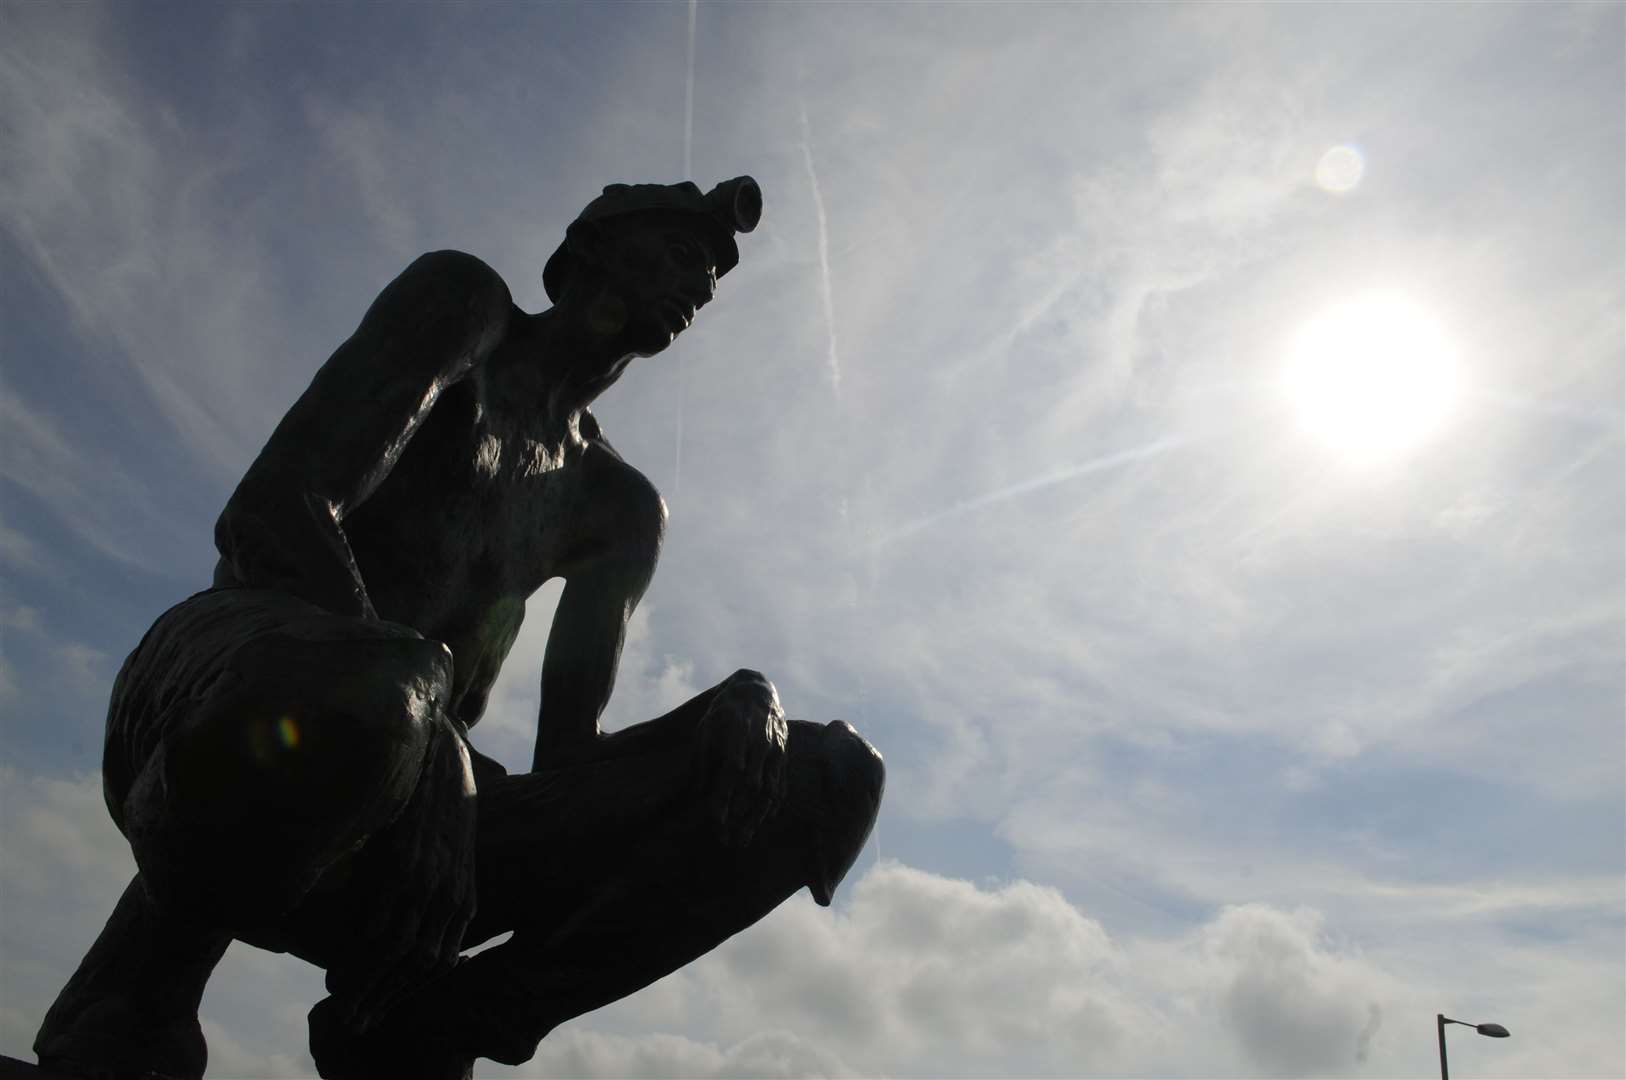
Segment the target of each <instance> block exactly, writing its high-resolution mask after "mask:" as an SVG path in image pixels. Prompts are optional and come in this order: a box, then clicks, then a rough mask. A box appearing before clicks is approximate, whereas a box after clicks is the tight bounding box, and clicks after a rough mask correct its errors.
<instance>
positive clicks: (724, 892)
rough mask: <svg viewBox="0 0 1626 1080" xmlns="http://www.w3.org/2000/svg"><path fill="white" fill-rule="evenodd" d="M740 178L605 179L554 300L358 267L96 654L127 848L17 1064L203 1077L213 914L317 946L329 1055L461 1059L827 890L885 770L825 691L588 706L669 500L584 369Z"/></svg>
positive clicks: (711, 262) (644, 309) (707, 257)
mask: <svg viewBox="0 0 1626 1080" xmlns="http://www.w3.org/2000/svg"><path fill="white" fill-rule="evenodd" d="M761 208H762V196H761V192H760V190H759V189H758V187H757V185H756V183H755V181H753V180H752V179H750V178H749V177H739V178H737V179H734V180H729V181H726V182H724V183H722V184H719V185H717V186H716V187H714V188H713V189H712V190H711V191H710V192H707V193H704V194H703V193H702V192H701V191H700V189H699V188H698V187H696V186H695V185H694V184H692V183H680V184H668V185H663V184H634V185H626V184H612V185H611V186H609V187H607V188H605V189H604V192H603V194H602V195H600V196H599V197H598V198H596V199H594V200H593V201H592V202H590V203H589V204H588V205H587V207H586V209H584V210H583V211H582V213H581V214H580V216H578V217H577V218H576V220H575V221H574V222H573V223H572V224H571V225H570V227H569V229H568V230H567V231H566V234H565V239H564V242H563V243H562V244H561V245H560V246H559V248H558V250H557V251H556V252H554V254H553V256H552V257H551V258H550V259H549V260H548V261H547V264H546V267H545V268H544V270H543V274H542V280H543V284H544V287H545V288H546V291H547V294H548V298H549V300H550V301H551V302H552V305H553V306H552V307H550V308H549V309H547V310H546V311H543V312H541V313H539V314H529V313H527V312H524V311H521V310H520V309H519V308H518V307H516V306H515V304H514V302H513V300H512V299H511V298H510V295H509V290H508V286H507V285H506V284H505V283H504V282H503V280H502V278H501V277H499V276H498V275H497V273H496V272H495V271H493V270H492V269H491V268H490V267H489V266H487V265H486V264H485V263H483V262H481V261H480V260H479V259H477V258H475V257H474V256H472V255H466V254H463V253H461V252H457V251H437V252H432V253H430V254H427V255H424V256H422V257H421V258H419V259H418V260H417V261H415V262H414V263H412V265H410V266H408V267H407V268H406V270H405V271H403V272H402V273H401V275H400V276H399V277H397V278H396V279H395V280H394V281H392V282H390V284H389V285H388V286H387V287H386V288H385V289H384V291H383V292H382V293H380V294H379V296H378V298H377V299H376V300H375V301H373V304H372V306H371V307H370V308H369V309H368V311H367V313H366V315H365V316H364V317H363V318H362V320H361V325H360V326H359V327H357V329H356V331H355V333H354V334H352V335H351V336H350V338H349V340H347V341H345V342H344V343H343V344H342V345H340V346H339V348H338V350H337V351H336V352H334V354H333V355H332V356H331V357H330V358H329V359H328V361H327V362H326V363H325V364H323V365H322V366H321V368H320V369H319V370H318V371H317V372H316V375H315V377H314V379H313V380H312V381H311V384H310V387H309V389H307V390H306V391H305V392H304V393H303V394H302V395H301V396H300V397H299V399H298V400H297V401H295V402H294V404H293V407H292V408H291V409H289V410H288V413H287V415H286V416H284V417H283V419H282V421H281V423H279V424H278V425H277V427H276V429H275V430H274V431H273V432H272V433H271V436H270V438H269V440H268V441H267V442H266V444H265V448H264V449H263V450H261V451H260V454H259V456H258V457H257V458H255V460H254V462H253V464H252V465H251V466H250V467H249V469H248V472H247V474H246V475H245V476H244V477H243V479H242V482H241V483H240V484H238V486H237V489H236V491H235V492H233V494H232V496H231V498H230V500H229V501H228V502H227V504H226V507H225V510H224V511H223V512H222V513H221V515H220V518H219V521H218V522H217V523H216V525H215V544H216V547H217V548H218V549H219V553H220V558H219V561H218V563H217V564H216V566H215V569H214V581H213V585H212V587H210V588H208V589H206V590H204V591H203V592H200V593H197V594H196V595H194V596H192V597H190V598H188V599H186V600H183V601H182V602H181V603H179V604H178V605H176V606H175V607H173V608H171V609H169V610H168V611H167V612H165V613H164V614H163V615H162V616H160V617H159V619H158V621H157V622H156V623H154V624H153V626H152V628H151V629H150V630H149V631H148V632H147V634H146V636H145V637H144V638H142V640H141V642H140V643H139V644H138V645H137V646H136V648H135V651H134V652H132V653H131V654H130V656H129V658H128V659H127V660H126V661H125V663H124V666H123V668H122V670H120V672H119V675H118V678H117V680H116V682H115V683H114V685H113V690H112V699H111V702H110V704H109V707H108V714H107V741H106V745H105V748H104V757H103V784H104V789H105V794H106V799H107V807H108V810H109V811H110V812H111V813H112V816H113V820H114V822H115V823H117V825H118V827H119V829H120V831H122V832H123V834H124V836H125V837H126V838H127V839H128V840H129V842H130V847H131V849H132V851H133V852H134V854H135V860H136V865H137V868H138V872H137V874H136V876H135V878H134V879H133V880H132V881H131V882H130V884H129V886H128V887H127V888H126V889H125V890H124V894H123V896H122V897H121V898H120V899H119V901H118V904H117V906H116V908H115V909H114V911H113V914H112V916H111V917H110V918H109V920H108V922H107V926H106V928H105V929H104V930H103V931H102V933H101V936H100V937H99V938H97V940H96V942H95V944H94V945H93V946H92V947H91V949H90V952H89V954H88V955H86V957H85V958H84V960H83V962H82V963H81V964H80V965H79V969H78V970H77V971H76V972H75V973H74V975H73V977H72V978H71V979H70V980H69V982H68V984H67V986H66V987H65V988H64V989H63V990H62V992H61V994H60V995H59V996H58V998H57V1000H56V1003H55V1004H54V1005H53V1006H52V1007H51V1009H50V1011H49V1013H48V1014H47V1015H46V1017H45V1021H44V1024H43V1026H42V1027H41V1029H40V1032H39V1035H38V1037H37V1038H36V1040H35V1044H34V1048H35V1051H36V1052H37V1053H38V1055H39V1058H40V1061H41V1063H42V1064H43V1065H46V1066H48V1067H51V1068H54V1069H56V1070H57V1071H59V1072H63V1073H67V1074H70V1075H74V1076H81V1077H119V1078H123V1077H175V1078H195V1077H200V1076H202V1075H203V1071H204V1064H205V1061H206V1056H207V1052H206V1048H205V1045H204V1040H203V1035H202V1032H201V1029H200V1027H199V1024H198V1017H197V1010H198V1003H199V1001H200V1000H201V998H202V995H203V990H204V985H205V983H207V981H208V979H209V975H210V973H211V971H212V970H213V969H214V967H215V965H216V963H217V962H218V961H219V960H220V958H221V956H222V954H223V953H224V952H225V949H226V947H227V945H228V944H229V943H230V942H231V941H232V939H233V938H237V939H240V940H242V941H245V942H248V943H250V944H252V945H256V946H259V947H261V948H265V949H271V950H275V951H281V952H289V953H292V954H294V955H295V956H299V957H302V958H303V959H305V960H307V961H309V962H311V963H313V964H316V965H318V966H320V967H321V968H323V969H325V971H326V973H327V976H326V977H327V983H326V985H327V991H328V996H327V997H325V998H324V999H323V1000H321V1001H320V1002H318V1003H316V1005H315V1007H314V1008H312V1009H311V1012H310V1049H311V1053H312V1056H313V1057H314V1058H315V1060H316V1064H317V1068H318V1069H319V1070H320V1072H321V1074H322V1075H323V1076H324V1077H330V1078H363V1077H367V1078H373V1077H380V1078H381V1077H390V1078H396V1080H399V1078H414V1077H422V1078H425V1080H453V1078H459V1077H467V1076H469V1075H470V1071H471V1068H472V1065H473V1061H474V1059H475V1058H477V1057H486V1058H491V1059H493V1060H495V1061H499V1062H504V1063H508V1064H518V1063H520V1062H523V1061H526V1060H528V1059H529V1058H530V1057H531V1055H532V1054H533V1053H534V1052H535V1051H536V1047H537V1044H538V1042H539V1041H540V1040H541V1039H542V1038H543V1036H545V1035H547V1033H548V1032H549V1031H550V1030H551V1029H552V1028H554V1027H555V1026H556V1025H558V1024H559V1023H561V1022H562V1021H564V1020H567V1019H569V1018H571V1017H574V1016H577V1015H580V1014H581V1013H584V1012H587V1011H588V1010H590V1009H596V1008H598V1007H599V1006H601V1005H604V1004H606V1003H608V1002H611V1001H615V1000H616V999H618V998H621V997H623V996H625V995H627V994H629V993H632V992H633V991H635V990H637V989H639V988H640V987H643V986H646V985H648V984H649V983H651V982H653V981H654V980H656V979H659V978H660V977H662V976H663V975H666V974H667V973H669V972H671V971H673V970H675V969H677V968H678V967H681V966H682V965H684V964H686V963H688V962H689V961H691V960H693V959H695V958H696V957H698V956H700V955H701V954H703V953H705V952H707V951H708V950H710V949H712V948H713V947H715V946H716V945H717V944H719V943H720V942H722V941H723V940H724V939H726V938H727V937H729V936H730V935H731V934H734V933H736V932H737V931H739V930H741V929H743V928H745V927H747V926H750V925H751V924H752V923H754V922H756V921H757V920H758V919H760V918H762V917H763V916H764V915H765V914H767V913H768V912H769V911H771V910H772V909H773V908H774V907H775V906H776V905H778V904H779V903H780V902H781V901H783V900H785V899H786V898H787V897H789V896H790V895H791V894H792V893H794V892H795V891H797V890H798V889H800V888H801V887H803V886H807V887H808V888H809V889H810V890H811V891H812V894H813V896H814V898H815V899H816V900H817V901H818V902H819V903H821V904H828V903H829V902H830V897H831V893H832V892H833V891H834V889H835V888H836V885H837V883H838V882H840V881H841V879H842V877H843V876H844V875H845V874H846V872H847V870H848V869H849V868H850V867H851V866H852V864H853V861H854V859H855V858H856V857H857V854H858V852H859V850H860V849H861V848H862V846H863V844H864V842H865V839H866V837H867V836H868V834H869V831H870V828H871V826H872V825H873V824H874V821H875V817H876V813H877V811H878V809H879V805H880V799H881V791H882V786H883V780H884V770H883V768H882V765H881V759H880V756H879V755H878V754H877V753H876V752H875V750H874V749H873V748H872V747H871V746H870V745H869V743H867V742H865V741H864V740H863V739H862V738H860V737H859V735H858V733H857V732H856V731H854V730H853V728H852V727H850V726H848V725H847V724H846V723H843V722H840V721H835V722H832V723H829V724H824V725H820V724H814V723H808V722H803V721H787V720H786V718H785V714H784V712H783V710H782V709H781V707H780V702H779V697H778V694H777V692H776V691H775V689H774V686H773V683H771V682H770V681H769V680H768V679H767V678H766V677H765V676H763V675H762V674H759V673H758V672H756V671H750V670H741V671H736V672H735V673H734V674H732V675H729V676H728V677H727V678H725V679H723V680H722V681H721V682H720V683H718V684H717V685H716V686H714V687H713V688H712V689H710V690H707V691H705V692H704V693H702V694H700V695H698V696H697V697H695V698H694V699H692V700H691V701H688V702H687V703H685V704H683V705H680V706H678V707H677V708H676V709H674V710H673V711H671V712H670V713H667V714H666V715H665V716H662V717H659V718H657V719H654V720H650V721H648V722H646V723H642V724H637V725H634V726H631V727H626V728H623V729H621V730H618V731H614V732H604V731H601V730H600V728H599V717H600V714H601V713H602V712H603V711H604V708H605V705H606V703H607V702H608V701H609V699H610V694H611V691H612V690H613V688H614V685H615V675H616V664H617V662H618V660H619V658H620V655H621V648H622V644H623V642H624V641H625V639H626V631H627V622H628V620H629V618H630V617H631V616H632V613H633V609H634V608H635V607H636V606H637V604H638V601H639V598H640V597H642V596H643V593H644V590H645V589H646V588H647V587H648V586H649V582H650V578H651V576H652V575H653V574H654V572H655V563H656V560H657V558H658V557H659V555H660V550H661V542H662V537H663V534H664V532H665V529H666V507H665V504H664V503H663V502H662V500H661V497H660V495H659V494H658V493H657V492H656V490H655V488H654V487H653V486H652V485H651V484H650V482H649V480H648V479H647V478H646V477H645V476H644V475H643V474H642V473H641V472H639V471H638V470H637V469H635V468H634V467H633V466H631V465H629V464H628V463H627V462H626V461H625V460H623V459H622V457H621V456H620V455H619V454H618V453H616V451H615V449H614V448H613V447H612V446H611V445H610V441H609V439H608V438H607V437H606V436H605V434H604V432H603V430H602V429H601V428H600V427H599V424H598V422H597V421H596V420H595V419H594V417H593V414H592V413H591V412H590V411H589V406H591V404H592V403H593V401H594V399H595V398H597V397H598V395H599V394H601V393H603V392H604V391H605V390H607V389H609V388H610V387H611V386H612V385H613V384H614V383H615V381H616V380H617V379H619V378H620V377H621V376H622V374H623V373H624V372H625V371H626V370H627V369H628V367H629V365H631V363H632V362H633V360H634V359H636V358H639V357H650V356H654V355H656V354H658V353H660V352H662V351H663V350H665V349H666V348H667V347H668V346H669V345H671V344H672V342H673V340H674V339H675V338H676V337H677V336H678V334H680V333H682V331H683V330H684V329H686V328H687V327H688V326H689V324H690V322H691V321H692V320H693V319H694V317H695V314H696V313H697V312H698V311H699V310H700V309H701V308H702V307H704V306H705V305H706V304H708V303H709V302H710V301H711V299H712V297H713V294H714V292H715V290H716V286H717V281H718V279H719V278H721V277H723V276H724V275H726V274H727V273H728V272H729V271H730V270H731V269H733V268H734V266H735V264H736V263H737V262H738V261H739V249H738V248H737V246H736V244H735V234H736V233H742V232H749V231H751V230H752V229H753V228H754V227H755V226H756V224H757V220H758V218H759V216H760V214H761ZM553 578H562V579H563V580H564V583H565V584H564V589H563V592H562V593H561V595H560V597H559V602H558V607H557V610H556V612H555V614H554V617H553V624H552V628H551V630H550V632H549V635H548V644H547V649H546V652H545V655H544V656H543V657H542V663H541V674H540V681H541V708H540V712H539V715H538V717H537V729H536V750H535V754H534V756H533V758H532V762H531V769H530V771H529V772H526V773H521V774H514V775H510V774H509V773H507V772H506V771H505V770H504V768H503V767H502V766H501V765H499V764H497V763H496V762H495V761H492V760H490V759H488V758H486V757H484V756H482V755H481V754H480V753H479V752H478V751H476V750H475V749H474V748H473V747H472V746H471V745H470V743H469V730H470V729H471V728H473V727H474V726H475V725H476V724H477V723H478V722H479V720H480V715H481V713H482V712H483V711H484V709H485V706H486V700H487V697H488V695H489V694H490V692H491V688H492V685H493V683H494V682H495V680H496V678H497V673H498V671H499V670H500V669H501V668H502V665H503V662H504V661H505V660H506V659H508V653H509V649H510V648H511V647H512V645H513V644H514V640H515V636H516V635H517V634H518V633H519V629H520V624H521V622H522V621H523V620H524V618H525V604H526V600H527V598H528V597H530V596H531V595H532V594H533V593H534V592H536V590H537V589H538V588H539V587H540V586H541V585H542V584H543V583H544V582H546V581H549V580H550V579H553ZM517 659H518V662H520V663H530V662H531V661H532V657H529V656H521V657H518V658H517ZM510 931H512V936H511V937H509V938H508V940H506V941H504V942H502V943H501V944H498V945H495V946H493V947H490V948H487V949H485V950H483V951H480V952H478V953H475V954H473V955H467V954H468V952H469V950H471V949H473V948H474V947H476V946H478V945H480V944H481V943H483V942H488V941H490V940H491V939H493V938H496V937H498V936H500V935H502V934H505V933H508V932H510Z"/></svg>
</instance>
